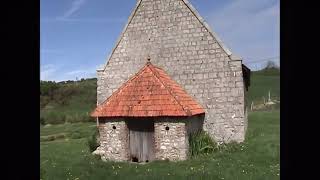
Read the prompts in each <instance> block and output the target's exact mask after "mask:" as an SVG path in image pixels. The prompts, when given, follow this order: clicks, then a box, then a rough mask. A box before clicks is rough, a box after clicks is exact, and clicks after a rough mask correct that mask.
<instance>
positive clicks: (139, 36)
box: [97, 0, 246, 142]
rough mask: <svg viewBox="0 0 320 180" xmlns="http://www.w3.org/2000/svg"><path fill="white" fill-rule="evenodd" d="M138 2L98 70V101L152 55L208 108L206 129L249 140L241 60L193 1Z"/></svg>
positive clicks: (215, 135)
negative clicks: (108, 56) (109, 53)
mask: <svg viewBox="0 0 320 180" xmlns="http://www.w3.org/2000/svg"><path fill="white" fill-rule="evenodd" d="M137 6H138V7H137V9H136V11H134V12H133V14H132V18H129V19H130V21H129V23H128V25H127V26H126V28H125V31H124V32H123V34H121V39H120V40H119V42H118V43H117V44H116V47H115V49H114V51H113V52H112V54H111V56H110V58H109V61H108V62H107V65H106V66H105V68H104V69H102V70H99V71H98V82H97V83H98V87H97V100H98V103H102V102H103V101H104V100H105V99H106V98H108V97H109V96H110V95H111V94H112V93H113V92H114V91H116V90H117V89H118V88H119V87H120V86H121V85H122V84H123V83H124V82H126V81H127V80H128V79H129V78H130V77H131V76H133V75H134V74H135V73H137V72H138V70H139V69H140V68H141V67H143V65H144V64H145V63H146V61H147V58H148V57H150V58H151V62H152V63H153V64H154V65H155V66H158V67H160V68H162V69H163V70H165V71H166V72H167V73H168V74H169V75H170V77H171V78H172V79H173V80H175V81H176V82H177V83H178V84H180V85H181V87H183V88H184V89H185V90H186V91H187V93H188V94H190V95H191V96H193V97H194V98H195V100H196V101H197V102H199V103H200V104H201V105H202V106H203V107H204V108H205V111H206V116H205V119H204V126H203V128H204V130H206V131H208V132H209V134H210V135H211V137H213V138H214V139H215V140H216V141H220V142H221V141H224V142H229V141H232V140H234V141H238V142H241V141H243V140H244V137H245V126H246V125H245V123H246V117H245V113H244V88H243V86H244V85H243V83H244V82H243V75H242V71H241V61H234V58H232V56H230V55H231V53H230V52H228V51H227V50H226V48H225V47H224V46H223V45H222V43H221V41H220V40H219V39H218V38H217V37H216V36H214V34H213V32H212V31H211V30H210V29H209V28H208V25H207V24H206V23H205V22H204V21H203V19H201V17H200V18H199V16H195V11H193V10H192V9H193V8H192V6H191V5H190V4H189V3H188V1H187V0H141V1H138V3H137ZM244 43H245V42H244Z"/></svg>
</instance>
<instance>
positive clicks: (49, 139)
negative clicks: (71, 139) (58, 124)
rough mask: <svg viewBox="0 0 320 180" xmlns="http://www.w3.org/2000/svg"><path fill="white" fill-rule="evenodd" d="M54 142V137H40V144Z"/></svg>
mask: <svg viewBox="0 0 320 180" xmlns="http://www.w3.org/2000/svg"><path fill="white" fill-rule="evenodd" d="M54 140H55V138H54V136H40V142H45V141H54Z"/></svg>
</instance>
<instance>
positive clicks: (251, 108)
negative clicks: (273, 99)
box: [250, 101, 253, 111]
mask: <svg viewBox="0 0 320 180" xmlns="http://www.w3.org/2000/svg"><path fill="white" fill-rule="evenodd" d="M250 110H251V111H252V110H253V101H252V102H251V107H250Z"/></svg>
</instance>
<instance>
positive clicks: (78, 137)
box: [71, 131, 81, 139]
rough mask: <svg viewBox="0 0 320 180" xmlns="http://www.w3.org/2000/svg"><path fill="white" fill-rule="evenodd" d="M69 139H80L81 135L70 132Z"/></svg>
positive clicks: (76, 132)
mask: <svg viewBox="0 0 320 180" xmlns="http://www.w3.org/2000/svg"><path fill="white" fill-rule="evenodd" d="M71 138H72V139H80V138H81V134H80V133H79V132H78V131H75V132H72V134H71Z"/></svg>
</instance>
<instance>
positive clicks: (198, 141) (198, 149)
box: [189, 130, 218, 157]
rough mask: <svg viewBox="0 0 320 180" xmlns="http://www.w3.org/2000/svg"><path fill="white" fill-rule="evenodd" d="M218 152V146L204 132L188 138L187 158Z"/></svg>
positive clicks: (193, 134)
mask: <svg viewBox="0 0 320 180" xmlns="http://www.w3.org/2000/svg"><path fill="white" fill-rule="evenodd" d="M216 150H218V144H217V143H216V142H215V141H213V139H212V138H211V137H210V136H209V134H208V133H207V132H205V131H202V130H201V131H198V132H195V133H192V134H190V136H189V156H191V157H192V156H197V155H207V154H211V153H213V152H215V151H216Z"/></svg>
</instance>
